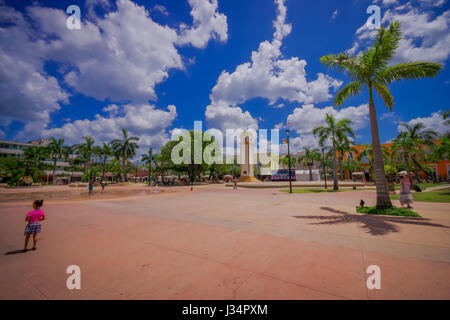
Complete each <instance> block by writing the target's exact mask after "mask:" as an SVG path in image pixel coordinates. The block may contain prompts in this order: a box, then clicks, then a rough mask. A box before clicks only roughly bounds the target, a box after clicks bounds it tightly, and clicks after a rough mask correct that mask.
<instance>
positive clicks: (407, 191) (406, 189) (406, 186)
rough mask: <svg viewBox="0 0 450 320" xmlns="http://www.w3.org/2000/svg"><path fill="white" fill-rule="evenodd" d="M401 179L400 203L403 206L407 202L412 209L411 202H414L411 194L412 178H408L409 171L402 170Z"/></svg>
mask: <svg viewBox="0 0 450 320" xmlns="http://www.w3.org/2000/svg"><path fill="white" fill-rule="evenodd" d="M401 175H402V176H401V179H400V204H401V205H402V208H403V206H404V205H405V204H406V205H407V208H408V209H411V208H412V207H411V204H412V203H413V202H414V201H413V197H412V194H411V180H410V179H409V178H408V173H407V172H405V171H402V172H401Z"/></svg>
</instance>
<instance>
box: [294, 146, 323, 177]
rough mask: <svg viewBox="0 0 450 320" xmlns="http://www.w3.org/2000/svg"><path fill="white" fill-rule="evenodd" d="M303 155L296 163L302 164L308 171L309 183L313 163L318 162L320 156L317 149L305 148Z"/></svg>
mask: <svg viewBox="0 0 450 320" xmlns="http://www.w3.org/2000/svg"><path fill="white" fill-rule="evenodd" d="M304 150H305V154H304V155H302V156H300V157H299V158H298V162H301V163H303V165H304V166H305V167H308V169H309V181H312V180H313V176H312V166H313V165H314V161H320V158H321V154H320V151H319V150H318V149H310V148H307V147H305V148H304Z"/></svg>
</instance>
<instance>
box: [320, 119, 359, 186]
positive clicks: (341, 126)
mask: <svg viewBox="0 0 450 320" xmlns="http://www.w3.org/2000/svg"><path fill="white" fill-rule="evenodd" d="M325 122H326V126H324V125H320V126H318V127H316V128H314V130H313V134H314V135H318V136H319V145H320V146H323V145H324V143H325V142H326V141H327V140H328V139H330V140H331V145H332V148H331V152H332V155H333V178H334V186H333V189H334V190H339V184H338V179H337V159H336V144H337V141H339V140H344V139H346V137H347V135H350V136H351V137H354V136H355V134H354V133H353V129H352V128H351V124H352V121H350V120H349V119H342V120H339V121H336V119H335V118H334V117H333V115H331V114H328V113H327V114H326V118H325Z"/></svg>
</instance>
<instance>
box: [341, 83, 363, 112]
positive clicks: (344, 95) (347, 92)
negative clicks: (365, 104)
mask: <svg viewBox="0 0 450 320" xmlns="http://www.w3.org/2000/svg"><path fill="white" fill-rule="evenodd" d="M361 91H362V83H361V82H359V81H354V82H351V83H349V84H348V85H346V86H345V87H344V88H343V89H341V90H339V92H338V93H337V94H336V97H335V98H334V104H335V105H336V106H340V105H342V104H343V103H344V101H345V100H347V99H348V98H351V97H354V96H356V95H357V94H359V93H360V92H361Z"/></svg>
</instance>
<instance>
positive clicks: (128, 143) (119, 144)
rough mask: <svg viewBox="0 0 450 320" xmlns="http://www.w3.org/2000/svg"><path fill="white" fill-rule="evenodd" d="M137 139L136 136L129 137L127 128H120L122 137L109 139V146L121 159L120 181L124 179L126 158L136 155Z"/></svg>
mask: <svg viewBox="0 0 450 320" xmlns="http://www.w3.org/2000/svg"><path fill="white" fill-rule="evenodd" d="M135 141H136V142H137V141H139V138H138V137H134V136H133V137H129V136H128V131H127V129H122V139H114V140H113V141H111V147H112V149H113V152H114V154H115V156H116V157H117V158H119V159H121V160H122V175H121V180H122V182H124V181H126V180H127V178H126V176H125V168H126V164H127V160H128V159H130V158H133V157H134V156H135V155H136V149H137V148H139V146H138V145H137V143H136V142H135Z"/></svg>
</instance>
